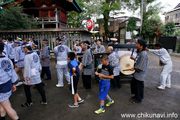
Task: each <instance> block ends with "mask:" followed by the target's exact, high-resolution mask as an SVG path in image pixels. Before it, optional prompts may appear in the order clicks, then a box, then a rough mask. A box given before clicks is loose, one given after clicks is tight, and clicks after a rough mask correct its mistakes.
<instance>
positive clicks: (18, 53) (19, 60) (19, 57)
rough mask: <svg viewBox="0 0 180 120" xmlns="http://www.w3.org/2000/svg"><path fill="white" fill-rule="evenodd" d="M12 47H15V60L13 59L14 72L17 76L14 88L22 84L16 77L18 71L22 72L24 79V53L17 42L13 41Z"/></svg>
mask: <svg viewBox="0 0 180 120" xmlns="http://www.w3.org/2000/svg"><path fill="white" fill-rule="evenodd" d="M14 46H15V59H14V63H15V71H16V74H17V76H18V84H17V85H16V86H19V85H21V84H23V82H22V81H21V78H20V76H19V75H18V71H20V70H21V71H22V75H23V78H24V57H25V52H24V50H23V48H22V46H20V42H19V41H17V40H16V41H14Z"/></svg>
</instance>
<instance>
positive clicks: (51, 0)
mask: <svg viewBox="0 0 180 120" xmlns="http://www.w3.org/2000/svg"><path fill="white" fill-rule="evenodd" d="M12 1H13V0H9V1H8V2H5V3H2V4H1V5H0V7H3V9H6V8H8V5H9V3H10V2H12ZM15 1H16V2H17V3H18V4H21V5H22V6H23V7H24V9H23V12H24V13H26V14H27V15H28V16H29V17H30V18H31V20H32V21H33V22H38V23H40V26H41V28H43V29H44V28H66V27H67V26H68V18H67V11H76V12H78V13H81V12H82V9H81V7H80V6H79V4H78V3H77V1H76V0H15Z"/></svg>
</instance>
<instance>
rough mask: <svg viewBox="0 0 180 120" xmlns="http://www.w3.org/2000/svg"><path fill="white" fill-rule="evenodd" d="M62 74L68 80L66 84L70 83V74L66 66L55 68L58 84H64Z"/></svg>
mask: <svg viewBox="0 0 180 120" xmlns="http://www.w3.org/2000/svg"><path fill="white" fill-rule="evenodd" d="M63 74H64V75H65V77H66V80H67V81H68V84H70V75H69V72H68V68H67V67H66V68H57V76H58V85H60V86H64V83H63Z"/></svg>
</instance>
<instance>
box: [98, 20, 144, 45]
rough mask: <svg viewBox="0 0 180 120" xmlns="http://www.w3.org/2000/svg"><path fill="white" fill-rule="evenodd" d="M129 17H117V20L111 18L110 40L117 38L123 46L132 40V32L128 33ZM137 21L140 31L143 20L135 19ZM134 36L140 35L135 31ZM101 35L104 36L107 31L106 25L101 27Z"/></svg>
mask: <svg viewBox="0 0 180 120" xmlns="http://www.w3.org/2000/svg"><path fill="white" fill-rule="evenodd" d="M129 18H130V17H129V16H122V17H116V18H110V19H109V22H108V24H109V34H110V36H109V37H110V38H117V39H118V42H119V43H121V44H124V43H126V42H129V41H130V40H131V35H130V32H127V30H126V26H127V23H128V19H129ZM134 18H135V20H136V28H137V29H138V28H139V27H140V26H141V20H140V19H139V18H137V17H134ZM133 32H134V34H135V35H136V34H138V32H137V31H133ZM99 35H100V36H104V35H105V30H104V25H103V24H102V25H100V26H99Z"/></svg>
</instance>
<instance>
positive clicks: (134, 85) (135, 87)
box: [131, 77, 144, 100]
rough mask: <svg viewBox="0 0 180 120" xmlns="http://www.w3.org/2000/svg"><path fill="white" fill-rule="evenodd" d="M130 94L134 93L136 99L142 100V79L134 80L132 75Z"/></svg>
mask: <svg viewBox="0 0 180 120" xmlns="http://www.w3.org/2000/svg"><path fill="white" fill-rule="evenodd" d="M131 94H134V95H135V98H136V99H137V100H142V99H143V98H144V81H139V80H136V79H135V78H134V77H133V79H132V81H131Z"/></svg>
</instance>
